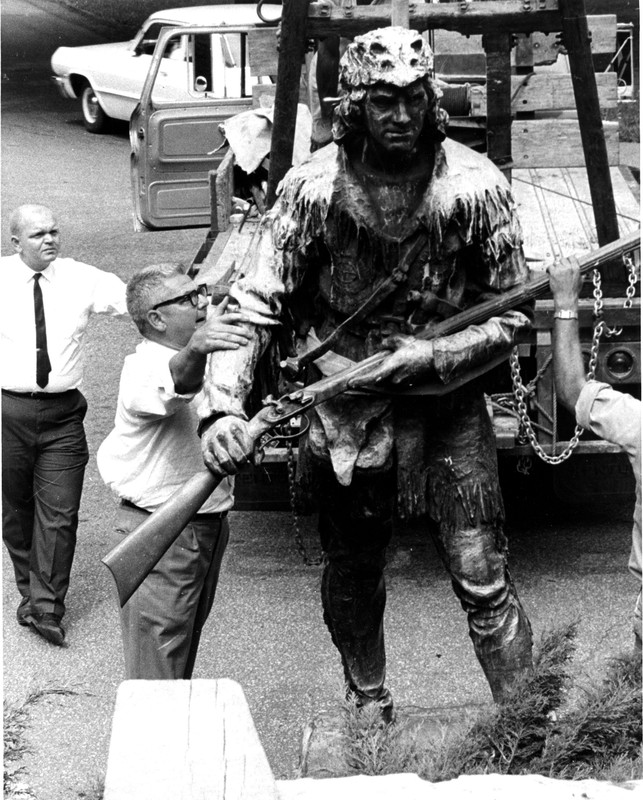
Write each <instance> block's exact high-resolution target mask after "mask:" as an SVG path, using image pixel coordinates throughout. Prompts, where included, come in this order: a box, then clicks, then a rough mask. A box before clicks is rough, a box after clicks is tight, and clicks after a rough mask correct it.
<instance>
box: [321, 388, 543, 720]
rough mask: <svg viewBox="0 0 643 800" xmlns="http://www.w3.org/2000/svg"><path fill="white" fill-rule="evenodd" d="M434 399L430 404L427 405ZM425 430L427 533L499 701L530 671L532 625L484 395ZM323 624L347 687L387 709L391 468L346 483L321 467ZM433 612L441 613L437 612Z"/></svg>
mask: <svg viewBox="0 0 643 800" xmlns="http://www.w3.org/2000/svg"><path fill="white" fill-rule="evenodd" d="M427 402H428V401H427ZM431 413H432V415H433V417H432V418H433V420H434V422H433V424H432V425H431V426H430V429H429V430H428V432H427V431H425V432H424V435H425V436H426V454H425V459H424V464H423V465H422V464H418V465H417V468H418V470H421V469H422V468H423V466H424V467H428V469H427V473H426V475H427V477H426V491H427V499H428V503H427V505H428V508H429V519H428V520H427V527H428V529H429V532H430V534H431V535H432V536H433V538H434V540H435V542H436V545H437V549H438V552H439V554H440V556H441V559H442V561H443V563H444V566H445V567H446V569H447V571H448V573H449V575H450V577H451V581H452V585H453V589H454V591H455V593H456V595H457V597H458V598H459V600H460V603H461V605H462V607H463V609H464V610H465V611H466V613H467V619H468V623H469V634H470V637H471V639H472V642H473V645H474V649H475V652H476V656H477V657H478V660H479V662H480V664H481V666H482V668H483V671H484V673H485V676H486V678H487V680H488V682H489V685H490V688H491V691H492V694H493V697H494V699H495V700H496V701H502V700H503V699H504V698H505V697H506V695H507V692H508V690H509V689H510V687H511V684H512V683H513V682H514V681H515V680H516V679H517V678H519V677H520V676H521V675H523V674H525V673H526V672H529V671H530V670H531V665H532V661H531V647H532V637H531V627H530V625H529V621H528V619H527V616H526V614H525V612H524V610H523V608H522V606H521V604H520V601H519V600H518V596H517V594H516V591H515V589H514V585H513V582H512V580H511V576H510V574H509V569H508V566H507V544H506V539H505V536H504V532H503V521H504V513H503V506H502V499H501V497H500V489H499V482H498V474H497V463H496V454H495V445H494V441H493V432H492V429H491V424H490V421H489V417H488V415H487V413H486V409H485V405H484V400H483V397H482V395H479V396H475V395H473V396H472V395H470V394H467V393H465V394H463V395H460V396H454V397H452V398H449V399H448V400H446V401H439V402H436V403H434V404H433V405H432V407H431ZM317 478H318V486H319V489H320V509H321V510H320V535H321V543H322V547H323V549H324V551H325V554H326V557H325V565H324V571H323V576H322V590H321V591H322V603H323V608H324V619H325V621H326V624H327V626H328V628H329V631H330V634H331V637H332V639H333V642H334V644H335V646H336V647H337V649H338V650H339V652H340V654H341V657H342V663H343V666H344V673H345V677H346V684H347V687H348V688H349V689H351V690H352V691H354V692H356V693H357V695H358V700H359V698H362V699H363V700H364V701H368V700H369V699H370V700H376V701H378V702H379V703H380V704H381V705H383V706H386V705H388V704H390V702H391V700H390V696H389V694H388V691H387V690H386V689H385V687H384V681H385V673H386V657H385V649H384V628H383V617H384V607H385V603H386V588H385V583H384V574H383V569H384V564H385V557H386V547H387V545H388V543H389V541H390V538H391V534H392V517H393V512H394V507H395V490H396V480H395V475H394V474H393V470H389V471H386V472H381V473H372V472H368V471H364V472H361V471H359V470H356V472H355V474H354V475H353V480H352V483H351V485H350V486H348V487H342V486H340V485H339V484H338V483H337V481H336V480H335V477H334V475H333V474H332V472H331V470H330V469H329V468H325V467H319V468H318V476H317ZM428 613H435V614H439V613H440V612H439V609H433V610H431V609H429V610H428Z"/></svg>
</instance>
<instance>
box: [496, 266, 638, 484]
mask: <svg viewBox="0 0 643 800" xmlns="http://www.w3.org/2000/svg"><path fill="white" fill-rule="evenodd" d="M623 264H624V266H625V267H626V269H627V276H628V277H627V281H628V285H627V289H626V291H625V302H624V303H623V308H625V309H629V308H632V304H633V300H634V293H635V291H636V283H637V281H638V279H639V276H638V270H637V267H636V265H635V264H634V261H633V260H632V258H631V257H630V256H629V255H624V256H623ZM592 283H593V285H594V290H593V297H594V319H595V320H596V325H595V326H594V332H593V334H592V346H591V349H590V357H589V364H588V372H587V380H589V381H591V380H593V379H594V376H595V375H596V367H597V366H598V350H599V345H600V340H601V336H603V335H605V336H620V334H621V333H622V332H623V329H622V328H618V329H617V328H608V327H607V325H606V324H605V322H604V320H603V319H602V316H603V305H604V304H603V291H602V284H601V273H600V272H599V271H598V270H597V269H595V270H594V271H593V274H592ZM551 360H552V356H551V355H550V356H548V358H547V359H546V361H545V363H544V364H543V366H542V367H541V368H540V369H539V370H538V372H537V373H536V376H535V377H534V378H533V379H532V380H531V381H529V383H528V384H527V385H526V386H525V385H524V384H523V382H522V378H521V375H520V362H519V359H518V348H516V347H515V348H514V349H513V351H512V353H511V356H510V358H509V365H510V368H511V381H512V384H513V390H514V397H515V401H516V407H517V411H518V416H519V418H520V424H521V428H522V431H524V434H525V435H526V436H527V438H528V440H529V442H530V444H531V446H532V448H533V450H534V452H535V453H536V454H537V455H538V457H539V458H540V459H542V460H543V461H545V462H546V463H547V464H562V462H563V461H566V460H567V459H568V458H569V457H570V456H571V454H572V453H573V452H574V450H575V449H576V447H577V446H578V443H579V441H580V437H581V436H582V434H583V431H584V429H583V428H582V427H581V426H580V425H576V427H575V428H574V434H573V436H572V438H571V439H570V440H569V443H568V445H567V447H566V448H565V449H564V450H563V452H562V453H557V454H556V453H555V454H554V455H549V454H548V453H546V452H545V450H544V449H543V447H542V445H541V444H540V442H539V441H538V439H537V437H536V432H535V430H534V424H533V423H532V421H531V417H530V416H529V411H528V409H527V400H528V398H529V397H530V396H531V395H533V393H534V392H535V390H536V385H537V383H538V381H539V380H540V378H541V377H542V376H543V374H544V373H545V371H546V369H547V368H548V367H549V365H550V363H551ZM552 400H553V408H552V411H553V431H552V450H554V451H555V449H556V444H557V401H556V394H555V392H554V393H553V395H552ZM528 469H529V468H528V467H527V466H526V465H523V466H522V469H519V471H524V472H525V474H526V473H527V472H528Z"/></svg>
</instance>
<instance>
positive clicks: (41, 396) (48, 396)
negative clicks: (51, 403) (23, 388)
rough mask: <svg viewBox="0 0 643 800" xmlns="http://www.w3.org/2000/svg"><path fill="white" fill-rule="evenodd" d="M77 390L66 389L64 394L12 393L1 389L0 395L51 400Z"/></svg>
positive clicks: (9, 390) (10, 390)
mask: <svg viewBox="0 0 643 800" xmlns="http://www.w3.org/2000/svg"><path fill="white" fill-rule="evenodd" d="M77 391H79V390H78V389H67V390H66V391H64V392H14V391H13V390H12V389H3V390H2V394H6V395H9V397H29V398H30V399H32V400H51V399H52V398H60V397H66V396H67V395H70V394H72V392H77Z"/></svg>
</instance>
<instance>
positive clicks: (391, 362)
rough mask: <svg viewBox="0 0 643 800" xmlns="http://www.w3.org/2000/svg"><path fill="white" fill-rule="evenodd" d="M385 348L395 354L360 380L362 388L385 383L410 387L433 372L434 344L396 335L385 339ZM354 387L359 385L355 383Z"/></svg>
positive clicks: (424, 340)
mask: <svg viewBox="0 0 643 800" xmlns="http://www.w3.org/2000/svg"><path fill="white" fill-rule="evenodd" d="M383 346H384V347H385V348H386V349H387V350H393V352H392V353H391V355H389V356H388V357H387V358H386V359H385V360H384V361H383V362H382V363H381V364H379V365H378V366H377V367H375V369H373V371H372V372H369V373H368V374H366V375H364V376H363V377H361V378H359V385H360V386H364V387H366V386H369V385H373V384H374V383H383V382H388V383H393V384H395V385H400V384H407V385H410V384H411V383H412V382H413V381H414V380H416V379H417V378H426V377H428V375H429V374H430V373H431V372H432V370H433V344H432V343H431V342H430V341H427V340H426V339H416V338H414V337H413V336H403V335H401V334H396V335H394V336H389V337H388V338H387V339H385V340H384V342H383ZM353 385H357V384H356V383H355V382H353Z"/></svg>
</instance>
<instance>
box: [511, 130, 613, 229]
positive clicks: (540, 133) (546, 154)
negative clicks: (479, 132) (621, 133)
mask: <svg viewBox="0 0 643 800" xmlns="http://www.w3.org/2000/svg"><path fill="white" fill-rule="evenodd" d="M603 136H604V141H605V146H606V151H607V160H608V163H609V165H610V166H614V165H617V164H618V163H619V138H618V122H605V123H603ZM511 137H512V152H513V163H514V167H516V168H519V167H520V168H526V167H583V166H586V164H585V156H584V153H583V144H582V140H581V131H580V127H579V124H578V121H577V120H575V119H538V120H515V121H514V122H513V124H512V126H511ZM610 193H611V192H610ZM603 200H604V198H603ZM598 202H601V200H600V199H599V200H598ZM614 238H618V237H614ZM610 241H613V240H610ZM601 244H604V242H601Z"/></svg>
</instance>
